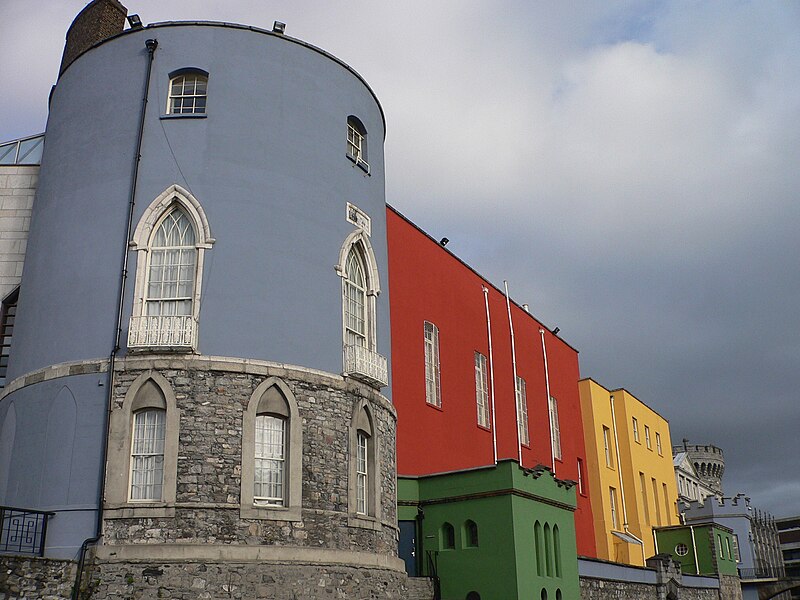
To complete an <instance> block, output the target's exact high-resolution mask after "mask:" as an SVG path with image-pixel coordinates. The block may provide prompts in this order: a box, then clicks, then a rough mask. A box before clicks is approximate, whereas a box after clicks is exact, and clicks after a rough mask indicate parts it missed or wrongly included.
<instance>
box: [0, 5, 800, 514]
mask: <svg viewBox="0 0 800 600" xmlns="http://www.w3.org/2000/svg"><path fill="white" fill-rule="evenodd" d="M84 4H85V3H84V1H83V0H38V1H37V2H31V1H29V0H0V81H2V87H0V140H8V139H13V138H16V137H21V136H25V135H30V134H34V133H39V132H41V131H43V130H44V127H45V121H46V116H47V115H46V113H47V96H48V92H49V90H50V86H51V85H52V84H53V83H54V82H55V78H56V75H57V71H58V65H59V61H60V58H61V50H62V47H63V40H64V34H65V33H66V30H67V28H68V26H69V24H70V22H71V21H72V19H73V18H74V16H75V15H76V14H77V13H78V12H79V11H80V9H81V8H82V7H83V6H84ZM126 5H127V6H128V9H129V11H130V12H131V13H138V14H140V15H141V17H142V20H143V21H144V22H145V24H147V23H153V22H157V21H165V20H218V21H232V22H239V23H246V24H250V25H256V26H261V27H265V28H271V27H272V22H273V21H274V20H276V19H277V20H280V21H284V22H285V23H287V29H286V33H287V34H288V35H291V36H293V37H297V38H300V39H303V40H305V41H308V42H310V43H312V44H314V45H316V46H319V47H321V48H324V49H325V50H327V51H329V52H331V53H332V54H334V55H336V56H337V57H339V58H341V59H342V60H344V61H345V62H347V63H348V64H350V65H351V66H352V67H353V68H355V69H356V70H357V71H358V72H359V73H361V74H362V75H363V76H364V77H365V78H366V80H367V81H368V82H369V83H370V85H371V86H372V88H373V89H374V90H375V92H376V94H377V95H378V98H379V99H380V100H381V103H382V105H383V107H384V110H385V112H386V117H387V123H388V133H387V138H386V163H387V167H386V179H387V184H386V197H387V201H388V202H389V203H390V204H392V205H394V206H395V207H396V208H398V209H399V210H400V211H401V212H403V213H404V214H406V215H407V216H408V217H409V218H411V219H412V220H413V221H415V222H416V223H417V224H418V225H420V226H421V227H422V228H423V229H425V230H426V231H428V232H429V233H430V234H431V235H432V236H434V237H436V238H439V237H443V236H447V237H448V238H450V240H451V241H450V245H449V246H448V248H449V249H451V250H452V251H453V252H455V253H456V254H457V255H459V256H460V257H461V258H463V259H464V260H466V261H467V262H469V263H470V264H471V265H473V266H474V267H475V268H476V269H477V270H478V271H480V272H482V273H483V274H484V275H485V276H487V277H488V278H489V279H490V280H492V281H494V282H495V283H496V284H499V285H502V281H503V280H504V279H507V280H508V282H509V286H510V290H511V294H512V296H513V297H514V298H515V299H517V300H518V301H519V302H521V303H522V302H527V303H529V304H530V306H531V311H532V312H533V313H534V314H535V315H536V316H537V317H539V318H540V319H542V320H543V321H544V322H545V323H546V324H547V325H548V326H550V327H551V328H552V327H555V326H559V327H560V328H561V335H562V337H564V339H565V340H567V341H568V342H569V343H570V344H572V345H573V346H575V347H576V348H578V349H579V350H580V351H581V353H580V361H581V374H582V375H583V376H588V377H592V378H594V379H595V380H597V381H598V382H599V383H601V384H602V385H604V386H606V387H608V388H610V389H611V388H617V387H625V388H627V389H628V390H629V391H631V392H632V393H633V394H634V395H636V396H637V397H638V398H639V399H640V400H642V401H644V402H645V403H647V404H648V405H650V406H651V407H653V408H654V409H655V410H657V411H658V412H659V413H661V414H662V415H664V416H665V417H666V418H668V419H669V421H670V427H671V433H672V438H673V442H674V443H680V440H681V439H682V438H684V437H687V438H689V440H690V441H691V442H692V443H711V444H715V445H718V446H720V447H722V448H723V450H724V452H725V462H726V471H725V476H724V479H723V484H724V487H725V492H726V494H730V495H733V494H736V493H737V492H739V491H743V492H746V493H747V494H749V495H750V496H751V497H752V498H753V501H754V503H755V504H757V505H758V506H760V507H762V508H764V509H767V510H769V511H771V512H772V513H773V514H775V515H776V516H789V515H797V514H800V454H799V453H798V436H800V392H799V391H798V389H799V388H798V381H797V379H798V374H800V338H799V337H798V335H799V333H800V266H799V265H798V262H799V261H800V235H798V233H797V231H796V230H797V228H798V226H800V185H798V184H799V183H800V165H798V163H799V162H800V161H798V158H800V150H799V149H800V3H797V2H790V1H788V0H787V1H785V2H772V1H770V2H764V1H761V0H758V1H752V2H748V1H736V2H733V1H731V2H727V3H721V2H714V3H698V2H673V3H666V2H660V1H659V2H651V1H629V2H622V1H603V2H596V3H591V4H590V3H584V2H580V3H578V2H576V3H571V4H570V3H561V2H558V3H557V2H552V3H543V2H542V3H539V2H528V1H526V2H522V1H517V2H512V1H503V2H499V1H496V2H488V1H484V2H476V1H468V0H457V1H456V0H453V1H443V0H436V1H433V0H426V1H425V2H419V1H411V2H408V1H407V2H379V1H376V0H348V2H332V1H329V0H317V1H312V0H295V1H294V2H291V3H288V2H278V1H273V0H257V1H256V0H228V1H225V2H222V1H219V0H216V1H211V0H193V1H192V2H186V1H180V0H128V2H127V3H126Z"/></svg>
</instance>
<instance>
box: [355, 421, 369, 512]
mask: <svg viewBox="0 0 800 600" xmlns="http://www.w3.org/2000/svg"><path fill="white" fill-rule="evenodd" d="M368 456H369V436H368V435H367V434H366V433H365V432H364V431H361V430H359V431H357V432H356V514H359V515H366V514H368V512H367V507H368V506H369V484H368V482H369V459H368Z"/></svg>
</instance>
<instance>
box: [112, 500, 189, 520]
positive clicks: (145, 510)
mask: <svg viewBox="0 0 800 600" xmlns="http://www.w3.org/2000/svg"><path fill="white" fill-rule="evenodd" d="M174 516H175V506H174V505H171V504H164V503H158V504H132V503H130V504H122V505H113V506H107V507H106V508H105V510H104V511H103V518H104V519H157V518H160V517H174Z"/></svg>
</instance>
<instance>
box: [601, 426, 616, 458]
mask: <svg viewBox="0 0 800 600" xmlns="http://www.w3.org/2000/svg"><path fill="white" fill-rule="evenodd" d="M610 435H611V430H610V429H609V428H608V427H606V426H605V425H603V450H604V452H605V457H606V466H607V467H608V468H609V469H613V468H614V464H613V460H612V455H611V441H610V439H609V437H610Z"/></svg>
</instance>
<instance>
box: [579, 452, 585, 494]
mask: <svg viewBox="0 0 800 600" xmlns="http://www.w3.org/2000/svg"><path fill="white" fill-rule="evenodd" d="M578 493H580V494H581V495H585V492H584V490H583V460H581V459H580V458H578Z"/></svg>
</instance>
